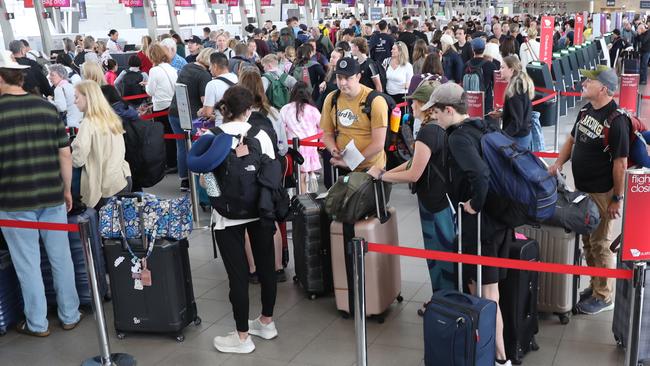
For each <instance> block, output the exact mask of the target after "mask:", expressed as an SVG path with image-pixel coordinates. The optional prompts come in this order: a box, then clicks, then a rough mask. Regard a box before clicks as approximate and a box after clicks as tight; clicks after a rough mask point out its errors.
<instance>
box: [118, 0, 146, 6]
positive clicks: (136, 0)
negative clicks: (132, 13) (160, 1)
mask: <svg viewBox="0 0 650 366" xmlns="http://www.w3.org/2000/svg"><path fill="white" fill-rule="evenodd" d="M122 5H124V6H126V7H129V8H141V7H143V6H144V1H143V0H122Z"/></svg>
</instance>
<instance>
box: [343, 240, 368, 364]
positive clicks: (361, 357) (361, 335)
mask: <svg viewBox="0 0 650 366" xmlns="http://www.w3.org/2000/svg"><path fill="white" fill-rule="evenodd" d="M348 245H352V256H353V263H354V264H353V276H354V280H353V282H354V328H355V334H356V336H357V366H368V336H367V334H366V284H365V276H366V268H365V256H366V253H367V252H368V243H366V241H365V239H363V238H353V239H352V242H350V243H348Z"/></svg>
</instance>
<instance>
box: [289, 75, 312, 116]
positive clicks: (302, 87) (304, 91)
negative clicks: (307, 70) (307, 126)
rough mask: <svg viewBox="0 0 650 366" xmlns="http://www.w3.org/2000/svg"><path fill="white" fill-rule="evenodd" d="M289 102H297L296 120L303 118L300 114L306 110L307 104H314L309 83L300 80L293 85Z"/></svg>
mask: <svg viewBox="0 0 650 366" xmlns="http://www.w3.org/2000/svg"><path fill="white" fill-rule="evenodd" d="M289 102H295V103H296V121H300V120H301V119H302V118H301V117H300V116H301V115H302V114H303V112H304V110H305V104H312V105H313V102H312V100H311V93H310V92H309V88H308V87H307V83H305V82H304V81H299V82H297V83H296V85H295V86H294V87H293V90H291V97H290V98H289Z"/></svg>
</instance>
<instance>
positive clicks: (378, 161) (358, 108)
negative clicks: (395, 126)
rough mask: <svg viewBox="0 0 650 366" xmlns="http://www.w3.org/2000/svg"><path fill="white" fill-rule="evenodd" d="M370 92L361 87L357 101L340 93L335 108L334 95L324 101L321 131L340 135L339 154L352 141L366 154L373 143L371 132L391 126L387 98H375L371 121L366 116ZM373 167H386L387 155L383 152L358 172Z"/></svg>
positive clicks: (361, 166) (368, 160)
mask: <svg viewBox="0 0 650 366" xmlns="http://www.w3.org/2000/svg"><path fill="white" fill-rule="evenodd" d="M371 91H372V89H370V88H368V87H366V86H363V85H362V86H361V92H360V93H359V94H358V95H357V96H356V97H355V98H354V99H350V98H348V97H346V96H345V95H343V93H341V94H340V95H339V97H338V99H337V102H336V108H333V107H332V97H333V95H334V93H335V92H332V93H330V94H329V95H328V96H327V98H325V103H324V104H323V110H322V111H321V112H322V113H321V120H320V127H321V129H322V130H323V131H324V132H330V133H334V132H338V135H337V137H336V146H337V147H338V148H339V150H343V149H344V148H345V146H346V145H347V144H348V142H350V140H354V144H355V145H356V147H357V149H359V151H361V152H363V150H365V149H366V148H367V147H368V145H370V142H371V141H372V129H374V128H386V126H388V105H387V104H386V100H385V99H384V98H382V97H375V98H374V99H373V101H372V106H371V118H368V115H366V114H365V113H363V110H362V109H363V106H364V103H365V101H366V98H367V97H368V94H370V92H371ZM382 144H383V142H382ZM373 165H374V166H377V167H379V168H384V167H385V166H386V154H385V153H384V151H383V150H382V151H380V152H379V153H378V154H377V155H375V156H373V157H371V158H368V159H366V160H365V161H364V162H362V163H361V164H360V165H359V166H358V167H357V169H356V171H364V170H366V169H368V168H369V167H371V166H373Z"/></svg>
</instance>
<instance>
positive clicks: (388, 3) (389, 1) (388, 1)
mask: <svg viewBox="0 0 650 366" xmlns="http://www.w3.org/2000/svg"><path fill="white" fill-rule="evenodd" d="M384 6H385V7H388V8H390V7H391V6H393V0H384Z"/></svg>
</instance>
